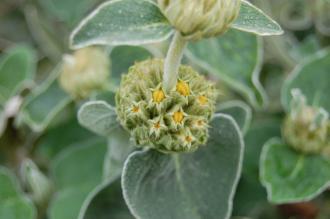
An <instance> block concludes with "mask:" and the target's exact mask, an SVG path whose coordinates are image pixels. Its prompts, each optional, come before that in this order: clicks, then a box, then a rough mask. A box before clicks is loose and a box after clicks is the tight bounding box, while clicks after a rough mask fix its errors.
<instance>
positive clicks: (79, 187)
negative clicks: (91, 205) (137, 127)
mask: <svg viewBox="0 0 330 219" xmlns="http://www.w3.org/2000/svg"><path fill="white" fill-rule="evenodd" d="M105 153H106V142H105V141H104V140H96V141H93V142H86V143H85V144H84V145H81V146H80V147H72V148H68V149H66V150H65V151H63V152H62V153H60V154H59V155H58V157H57V158H56V159H55V160H54V161H53V163H52V173H53V176H54V181H55V186H56V188H57V189H58V191H57V194H56V195H55V198H54V199H53V200H52V202H51V205H50V208H49V211H48V215H49V217H50V219H72V218H77V217H78V215H79V211H80V208H81V206H82V205H83V202H84V200H85V199H86V198H87V196H88V194H89V193H90V192H91V191H92V190H93V189H94V188H95V187H96V186H97V185H99V184H100V183H101V182H102V174H103V162H104V156H105Z"/></svg>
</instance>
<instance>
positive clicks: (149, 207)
mask: <svg viewBox="0 0 330 219" xmlns="http://www.w3.org/2000/svg"><path fill="white" fill-rule="evenodd" d="M210 125H211V128H210V138H209V141H208V143H207V145H206V146H205V147H202V148H200V149H199V150H198V151H196V152H194V153H191V154H174V155H169V154H162V153H159V152H157V151H154V150H148V151H142V152H135V153H133V154H132V155H130V157H129V158H128V160H127V161H126V163H125V166H124V171H123V175H122V186H123V193H124V198H125V200H126V203H127V204H128V207H129V209H130V210H131V212H132V214H133V215H134V216H135V217H136V218H143V219H149V218H150V219H154V218H159V219H163V218H165V219H168V218H185V219H188V218H189V219H195V218H199V219H200V218H209V219H213V218H214V219H217V218H222V219H227V218H229V217H230V214H231V208H232V198H233V194H234V191H235V190H236V184H237V182H238V179H239V175H240V169H241V163H242V153H243V150H242V149H243V141H242V136H241V133H240V131H239V128H238V126H237V124H236V123H235V121H234V120H233V119H232V118H231V117H229V116H226V115H223V114H218V115H217V116H215V118H214V119H213V121H212V122H211V124H210ZM224 170H225V171H224Z"/></svg>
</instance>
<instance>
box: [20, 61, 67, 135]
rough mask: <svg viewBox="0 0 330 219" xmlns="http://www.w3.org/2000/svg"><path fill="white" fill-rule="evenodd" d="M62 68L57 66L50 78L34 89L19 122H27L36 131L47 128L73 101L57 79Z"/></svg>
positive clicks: (24, 106)
mask: <svg viewBox="0 0 330 219" xmlns="http://www.w3.org/2000/svg"><path fill="white" fill-rule="evenodd" d="M60 70H61V68H60V67H57V68H55V70H54V71H53V72H52V73H51V74H50V76H49V78H47V79H46V81H44V82H43V83H42V84H41V85H39V86H38V87H36V88H35V89H34V90H33V91H32V93H31V94H30V95H29V96H28V97H27V99H26V102H25V103H24V105H23V108H22V111H21V114H20V115H19V116H20V117H19V122H22V121H23V122H25V123H26V124H27V125H29V126H30V127H31V128H32V129H33V130H34V131H36V132H41V131H43V130H44V129H46V128H47V127H48V125H49V124H50V123H51V122H52V120H53V119H54V117H56V116H57V115H58V113H59V112H60V111H61V110H63V109H64V108H65V107H66V106H67V105H68V104H69V103H70V101H71V98H70V97H69V96H68V95H67V94H66V93H65V92H64V91H63V90H62V88H61V87H60V85H59V83H58V81H57V77H58V74H59V73H60Z"/></svg>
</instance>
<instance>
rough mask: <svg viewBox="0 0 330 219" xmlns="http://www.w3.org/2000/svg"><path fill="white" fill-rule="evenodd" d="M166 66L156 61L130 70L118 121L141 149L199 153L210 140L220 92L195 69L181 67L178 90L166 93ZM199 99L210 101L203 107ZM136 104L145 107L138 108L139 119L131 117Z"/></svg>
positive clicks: (123, 86) (119, 96) (125, 78)
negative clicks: (149, 148) (210, 124)
mask: <svg viewBox="0 0 330 219" xmlns="http://www.w3.org/2000/svg"><path fill="white" fill-rule="evenodd" d="M163 67H164V64H163V60H160V59H153V60H147V61H144V62H140V63H136V64H135V65H134V66H132V67H131V68H130V69H129V72H128V74H126V75H124V76H123V78H122V82H121V85H120V88H119V91H118V93H117V95H116V107H117V114H118V118H119V120H120V122H121V124H122V125H123V127H125V128H126V129H127V130H128V131H129V132H130V133H131V135H132V137H133V139H135V141H136V143H137V144H138V145H140V146H146V147H151V148H155V149H157V150H159V151H162V152H166V153H168V152H191V151H195V150H196V149H197V148H198V147H199V146H200V145H203V144H205V143H206V141H207V138H208V125H207V124H208V122H209V120H210V119H211V117H212V115H213V112H214V110H215V99H216V90H215V88H214V85H213V84H212V83H210V82H208V81H206V80H205V79H204V78H203V77H202V76H200V75H199V74H198V73H197V72H195V71H194V70H193V69H192V68H191V67H188V66H181V67H180V68H179V78H180V79H179V80H178V81H177V85H176V87H175V88H174V89H173V90H171V91H169V92H166V91H165V90H164V89H163V88H162V77H163ZM199 96H204V97H205V98H206V99H207V100H208V101H206V102H203V105H200V103H199V100H198V97H199ZM132 103H133V106H134V103H140V105H139V106H144V107H141V110H140V108H136V111H138V109H139V112H140V114H139V113H136V114H135V115H136V117H131V116H130V114H132V113H131V111H132V109H133V111H134V109H135V108H132ZM142 108H143V109H142Z"/></svg>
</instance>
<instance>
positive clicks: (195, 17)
mask: <svg viewBox="0 0 330 219" xmlns="http://www.w3.org/2000/svg"><path fill="white" fill-rule="evenodd" d="M158 4H159V6H160V8H161V10H162V11H163V13H164V14H165V16H166V17H167V18H168V19H169V21H170V22H171V24H172V25H173V26H174V27H175V28H176V29H177V30H178V31H179V32H181V34H182V35H183V36H184V37H185V38H186V39H187V40H199V39H201V38H208V37H213V36H217V35H219V34H222V33H224V32H226V31H227V29H228V28H229V26H230V24H231V23H232V22H233V21H234V20H235V19H236V18H237V16H238V14H239V10H240V6H241V0H158Z"/></svg>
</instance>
